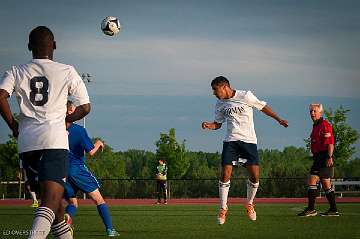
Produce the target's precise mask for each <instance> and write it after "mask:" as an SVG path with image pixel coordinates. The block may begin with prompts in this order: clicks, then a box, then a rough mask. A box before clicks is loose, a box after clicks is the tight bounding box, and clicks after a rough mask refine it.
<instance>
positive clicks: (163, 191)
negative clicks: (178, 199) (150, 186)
mask: <svg viewBox="0 0 360 239" xmlns="http://www.w3.org/2000/svg"><path fill="white" fill-rule="evenodd" d="M167 170H168V167H167V165H166V162H165V160H164V159H162V158H161V159H159V165H158V166H157V167H156V192H157V196H158V200H157V202H156V204H160V203H161V195H163V198H164V204H167V197H166V196H167V182H166V180H167Z"/></svg>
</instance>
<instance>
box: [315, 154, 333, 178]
mask: <svg viewBox="0 0 360 239" xmlns="http://www.w3.org/2000/svg"><path fill="white" fill-rule="evenodd" d="M328 158H329V157H328V152H327V151H322V152H319V153H315V154H314V155H313V160H314V162H313V165H312V166H311V169H310V175H314V176H318V177H320V178H333V177H334V167H326V161H327V160H328Z"/></svg>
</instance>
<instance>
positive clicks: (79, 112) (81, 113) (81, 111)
mask: <svg viewBox="0 0 360 239" xmlns="http://www.w3.org/2000/svg"><path fill="white" fill-rule="evenodd" d="M90 110H91V106H90V103H88V104H83V105H79V106H78V107H76V109H75V111H74V112H73V113H71V114H68V115H67V116H66V118H65V121H66V122H68V123H72V122H75V121H77V120H80V119H82V118H84V117H85V116H86V115H87V114H89V113H90Z"/></svg>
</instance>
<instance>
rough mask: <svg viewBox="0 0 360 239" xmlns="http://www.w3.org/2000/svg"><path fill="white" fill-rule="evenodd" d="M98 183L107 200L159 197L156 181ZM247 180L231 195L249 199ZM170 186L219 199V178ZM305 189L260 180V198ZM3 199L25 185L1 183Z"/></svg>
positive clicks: (174, 191) (301, 183) (178, 193)
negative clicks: (157, 195)
mask: <svg viewBox="0 0 360 239" xmlns="http://www.w3.org/2000/svg"><path fill="white" fill-rule="evenodd" d="M359 179H360V178H359V177H357V178H347V179H342V178H341V179H334V180H336V181H337V182H339V181H356V180H359ZM99 181H100V184H101V188H100V191H101V193H102V195H103V196H104V197H105V198H114V199H131V198H156V181H155V180H154V179H99ZM246 181H247V178H232V179H231V186H230V192H229V196H230V197H246ZM167 183H168V195H169V197H170V198H214V197H218V196H219V195H218V179H214V178H209V179H170V180H168V181H167ZM319 188H320V185H319ZM337 189H340V190H342V191H345V190H349V191H352V192H355V193H352V194H346V196H360V185H347V186H343V187H342V188H337ZM306 190H307V178H260V186H259V190H258V193H257V197H268V198H271V197H288V198H297V197H306ZM356 192H359V193H356ZM0 196H1V198H3V199H9V198H25V197H27V196H26V193H25V185H24V182H23V181H21V182H19V181H11V182H6V181H5V182H4V181H3V182H0ZM83 196H84V195H83V194H82V193H81V192H79V194H78V197H80V198H83Z"/></svg>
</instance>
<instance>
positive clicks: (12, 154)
mask: <svg viewBox="0 0 360 239" xmlns="http://www.w3.org/2000/svg"><path fill="white" fill-rule="evenodd" d="M9 137H10V139H9V140H8V141H7V142H6V143H5V144H0V159H1V160H0V179H1V180H15V179H16V171H17V169H18V168H19V154H18V151H17V142H16V139H15V138H14V137H13V136H10V135H9Z"/></svg>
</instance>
